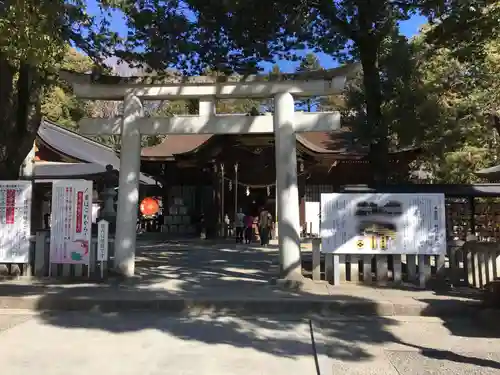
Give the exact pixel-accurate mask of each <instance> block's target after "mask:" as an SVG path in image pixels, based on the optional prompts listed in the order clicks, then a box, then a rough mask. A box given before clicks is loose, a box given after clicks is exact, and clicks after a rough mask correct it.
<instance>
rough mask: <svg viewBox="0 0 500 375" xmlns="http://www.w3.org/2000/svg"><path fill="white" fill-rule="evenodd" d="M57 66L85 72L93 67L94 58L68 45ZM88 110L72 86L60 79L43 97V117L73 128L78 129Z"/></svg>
mask: <svg viewBox="0 0 500 375" xmlns="http://www.w3.org/2000/svg"><path fill="white" fill-rule="evenodd" d="M56 68H62V69H67V70H72V71H75V72H80V73H85V72H88V71H90V70H91V69H92V60H91V59H90V58H89V57H87V56H85V55H83V54H81V53H79V52H78V51H76V50H75V49H74V48H70V47H66V53H65V56H64V58H63V60H62V61H61V62H60V63H59V64H57V66H56ZM86 110H87V105H86V103H85V102H84V101H82V100H78V99H76V97H75V96H74V95H73V93H72V92H71V88H70V87H68V85H67V84H66V83H65V82H63V81H60V80H57V81H56V82H55V84H54V85H52V86H51V87H50V88H49V89H48V90H47V91H46V94H45V95H44V96H43V99H42V108H41V112H42V115H43V117H45V118H47V119H49V120H50V121H53V122H55V123H57V124H58V125H62V126H65V127H67V128H70V129H72V130H77V122H78V120H80V119H81V118H82V117H84V116H85V114H86Z"/></svg>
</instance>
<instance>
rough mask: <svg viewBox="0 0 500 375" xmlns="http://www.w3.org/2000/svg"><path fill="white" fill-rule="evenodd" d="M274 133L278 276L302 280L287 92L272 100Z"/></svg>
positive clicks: (294, 158)
mask: <svg viewBox="0 0 500 375" xmlns="http://www.w3.org/2000/svg"><path fill="white" fill-rule="evenodd" d="M274 103H275V112H274V133H275V152H276V180H277V181H276V182H277V193H278V194H277V197H276V198H277V200H278V241H279V253H280V269H281V277H282V278H284V279H288V280H300V279H302V267H301V257H300V235H299V231H300V223H299V192H298V187H297V155H296V137H295V129H294V125H295V124H294V101H293V97H292V95H291V94H290V93H281V94H277V95H276V96H275V97H274Z"/></svg>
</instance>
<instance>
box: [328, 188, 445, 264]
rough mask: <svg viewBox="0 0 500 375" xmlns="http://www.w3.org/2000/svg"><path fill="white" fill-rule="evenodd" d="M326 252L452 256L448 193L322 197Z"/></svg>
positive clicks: (337, 194)
mask: <svg viewBox="0 0 500 375" xmlns="http://www.w3.org/2000/svg"><path fill="white" fill-rule="evenodd" d="M321 238H322V251H323V252H327V253H338V254H427V255H438V254H445V253H446V223H445V201H444V194H339V193H333V194H321Z"/></svg>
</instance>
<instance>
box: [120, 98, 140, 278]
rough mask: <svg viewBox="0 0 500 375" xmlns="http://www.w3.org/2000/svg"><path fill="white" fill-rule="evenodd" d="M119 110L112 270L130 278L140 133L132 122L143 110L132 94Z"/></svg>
mask: <svg viewBox="0 0 500 375" xmlns="http://www.w3.org/2000/svg"><path fill="white" fill-rule="evenodd" d="M123 107H124V108H123V120H122V125H121V150H120V184H119V187H118V212H117V217H116V237H115V268H116V270H117V271H118V272H119V273H120V274H122V275H123V276H128V277H130V276H133V275H134V269H135V259H134V257H135V242H136V225H137V210H138V205H139V174H140V165H141V134H140V131H139V127H138V125H137V122H136V120H137V119H139V118H141V117H144V109H143V106H142V103H141V101H140V99H139V98H138V97H136V96H134V95H128V96H126V97H125V100H124V103H123Z"/></svg>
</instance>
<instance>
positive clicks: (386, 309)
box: [0, 287, 498, 318]
mask: <svg viewBox="0 0 500 375" xmlns="http://www.w3.org/2000/svg"><path fill="white" fill-rule="evenodd" d="M95 292H96V293H95V296H82V295H81V293H76V294H75V295H72V293H71V290H68V293H64V294H52V295H51V294H45V295H34V296H33V295H32V296H29V297H25V296H2V297H0V309H20V310H27V311H32V312H45V311H99V312H126V311H151V312H162V313H167V314H168V313H170V314H181V315H187V316H191V315H197V314H203V315H210V314H214V315H238V316H248V315H251V316H255V315H269V314H286V315H300V316H301V317H306V316H325V317H328V316H334V315H338V314H342V315H344V314H345V315H357V316H436V317H449V316H456V317H462V318H463V317H475V318H476V317H478V316H480V315H479V314H480V313H481V312H482V311H483V309H482V305H481V304H480V303H479V302H474V301H467V300H436V301H435V302H433V303H419V302H416V301H415V302H413V303H411V302H410V301H409V299H408V298H405V299H401V298H398V299H396V300H394V301H390V300H389V301H388V300H385V301H384V300H380V301H367V300H363V301H360V300H349V299H348V298H341V297H340V298H335V296H324V297H321V296H317V297H310V296H301V295H300V294H301V292H300V291H297V293H296V298H294V297H290V296H286V297H280V296H279V295H277V296H276V297H275V298H270V297H269V296H265V297H263V298H244V297H240V298H224V295H223V294H221V295H220V296H219V297H199V298H182V297H174V296H172V297H169V298H165V297H163V296H161V293H157V294H156V293H155V294H156V295H157V296H152V295H151V293H150V292H149V293H148V291H146V290H144V291H134V292H131V291H127V290H126V289H125V287H124V289H122V290H118V289H117V290H116V291H115V292H113V293H109V294H108V293H100V292H99V291H95ZM274 293H276V294H279V291H278V290H276V291H274ZM242 294H244V293H242ZM489 314H490V315H491V312H490V313H489ZM497 316H498V315H497Z"/></svg>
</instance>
